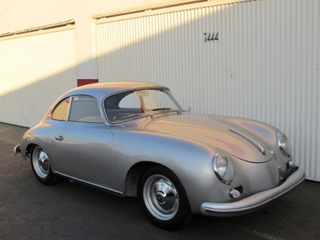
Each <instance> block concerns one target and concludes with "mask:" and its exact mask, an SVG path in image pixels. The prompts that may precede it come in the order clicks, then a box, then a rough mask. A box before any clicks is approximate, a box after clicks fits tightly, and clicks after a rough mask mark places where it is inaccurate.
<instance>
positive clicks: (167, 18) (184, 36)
mask: <svg viewBox="0 0 320 240" xmlns="http://www.w3.org/2000/svg"><path fill="white" fill-rule="evenodd" d="M319 10H320V3H319V1H318V0H308V1H305V0H295V1H292V0H262V1H252V2H243V3H237V4H226V5H220V6H210V7H199V8H194V9H181V10H176V11H172V12H170V11H161V10H159V11H158V12H153V13H150V14H148V13H146V14H134V15H131V16H124V17H122V18H119V19H109V20H108V19H107V20H102V21H101V23H99V24H98V27H97V40H98V56H99V57H98V75H99V80H100V81H112V80H114V81H116V80H142V81H151V82H158V83H161V84H164V85H166V86H169V87H170V89H171V90H172V92H173V93H174V95H175V96H176V97H177V99H178V100H179V102H180V103H181V105H182V106H183V107H184V108H185V109H186V108H188V106H191V108H192V111H193V112H197V113H212V114H221V115H231V116H239V117H245V118H251V119H256V120H260V121H263V122H267V123H269V124H272V125H274V126H276V127H277V128H279V129H280V130H282V131H283V132H285V133H286V134H287V135H288V136H289V138H290V140H291V141H292V143H293V145H294V158H295V160H296V162H297V163H298V164H299V165H300V166H302V167H303V168H304V170H305V171H306V174H307V177H308V179H313V180H317V181H320V164H319V162H320V161H319V160H320V159H319V156H320V149H319V145H320V127H319V123H320V104H319V103H320V95H319V93H320V74H319V67H320V59H319V56H320V22H319ZM213 32H215V33H217V32H219V40H215V41H207V42H204V33H207V36H208V35H209V33H213Z"/></svg>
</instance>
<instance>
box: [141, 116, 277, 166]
mask: <svg viewBox="0 0 320 240" xmlns="http://www.w3.org/2000/svg"><path fill="white" fill-rule="evenodd" d="M246 123H247V124H246ZM246 125H250V126H253V127H251V128H250V129H249V128H247V127H245V126H246ZM145 128H146V130H147V131H152V132H157V133H161V134H164V135H169V136H171V137H177V138H181V139H186V140H192V141H196V142H199V143H201V144H206V145H209V146H211V147H214V148H216V149H217V148H218V149H221V150H223V151H225V152H228V153H229V154H231V155H233V156H235V157H237V158H239V159H242V160H245V161H248V162H256V163H258V162H266V161H269V160H270V159H271V158H272V157H273V155H272V150H271V147H270V144H269V141H270V135H274V134H273V133H272V132H270V129H268V126H267V125H266V126H265V125H264V124H263V123H261V122H255V121H252V120H247V122H246V119H242V121H241V124H239V123H236V122H230V121H228V118H224V117H222V116H217V117H215V116H214V115H200V114H184V113H183V114H178V115H171V114H164V115H162V116H161V117H155V118H154V119H153V120H152V121H151V122H149V124H147V125H146V126H145ZM252 129H254V130H252ZM255 129H259V130H260V131H255ZM262 133H267V136H265V135H264V134H262ZM268 137H269V139H268Z"/></svg>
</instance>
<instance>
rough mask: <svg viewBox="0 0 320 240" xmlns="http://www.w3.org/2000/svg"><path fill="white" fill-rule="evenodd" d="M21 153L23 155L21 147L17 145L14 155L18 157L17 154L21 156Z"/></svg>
mask: <svg viewBox="0 0 320 240" xmlns="http://www.w3.org/2000/svg"><path fill="white" fill-rule="evenodd" d="M19 153H21V147H20V145H17V146H15V147H14V149H13V154H14V155H15V156H17V154H19Z"/></svg>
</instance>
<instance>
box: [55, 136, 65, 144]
mask: <svg viewBox="0 0 320 240" xmlns="http://www.w3.org/2000/svg"><path fill="white" fill-rule="evenodd" d="M55 139H56V140H58V141H59V142H61V141H62V140H64V137H62V136H61V135H60V136H58V137H55Z"/></svg>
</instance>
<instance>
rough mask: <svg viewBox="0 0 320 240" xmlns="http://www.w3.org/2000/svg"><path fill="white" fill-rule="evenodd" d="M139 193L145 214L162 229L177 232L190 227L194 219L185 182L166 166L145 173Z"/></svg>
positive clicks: (140, 183) (150, 169) (139, 186)
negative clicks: (189, 222) (187, 225)
mask: <svg viewBox="0 0 320 240" xmlns="http://www.w3.org/2000/svg"><path fill="white" fill-rule="evenodd" d="M138 194H139V201H140V204H141V206H142V209H143V211H144V212H145V214H146V215H147V217H148V218H149V220H150V221H151V222H152V223H153V224H154V225H156V226H157V227H159V228H162V229H165V230H175V229H177V228H180V227H182V226H184V225H185V224H187V223H188V221H189V220H190V219H191V217H192V213H191V210H190V206H189V201H188V198H187V195H186V193H185V190H184V188H183V186H182V184H181V182H180V181H179V179H178V177H177V176H176V175H175V174H174V173H173V172H171V171H170V170H168V169H166V168H164V167H160V166H156V167H152V168H149V169H148V170H147V171H145V172H144V173H143V174H142V176H141V177H140V179H139V184H138Z"/></svg>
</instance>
